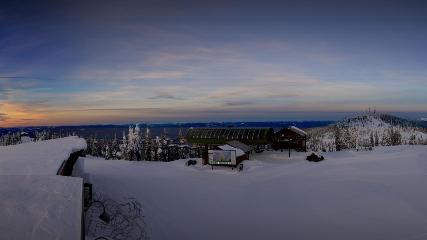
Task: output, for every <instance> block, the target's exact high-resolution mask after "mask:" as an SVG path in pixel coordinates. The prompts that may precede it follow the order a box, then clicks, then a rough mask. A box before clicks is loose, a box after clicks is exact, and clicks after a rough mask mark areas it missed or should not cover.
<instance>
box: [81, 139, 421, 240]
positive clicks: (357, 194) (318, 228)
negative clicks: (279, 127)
mask: <svg viewBox="0 0 427 240" xmlns="http://www.w3.org/2000/svg"><path fill="white" fill-rule="evenodd" d="M305 154H306V153H292V155H291V156H292V157H291V159H289V158H288V153H287V152H283V153H282V152H264V153H261V154H254V155H251V158H252V159H253V160H250V161H244V162H243V163H244V165H245V169H244V171H243V172H238V171H231V170H230V169H225V168H224V169H223V168H221V169H218V170H213V171H212V170H209V169H208V168H205V167H201V166H199V165H196V166H191V167H187V166H185V161H184V160H179V161H174V162H169V163H163V162H129V161H97V160H92V159H90V158H85V159H79V161H80V164H81V165H84V166H83V167H82V168H81V169H83V170H84V171H85V172H86V173H89V174H90V178H91V181H92V183H94V190H95V191H99V192H104V193H105V194H107V195H109V196H111V197H113V198H116V199H117V200H120V199H121V198H128V197H135V198H136V199H137V200H138V201H140V202H141V203H142V204H143V209H144V211H145V215H146V221H147V224H148V226H149V227H150V228H151V232H152V239H153V240H167V239H207V240H209V239H233V240H234V239H247V240H250V239H332V240H334V239H349V240H351V239H355V240H360V239H378V240H381V239H384V240H385V239H387V240H393V239H396V240H397V239H399V240H400V239H425V237H426V232H427V203H426V201H425V199H427V188H425V185H426V184H427V175H426V172H427V158H426V156H427V147H426V146H395V147H379V148H375V149H374V150H373V151H359V152H356V151H342V152H332V153H325V154H324V156H325V157H326V160H325V161H323V162H320V163H313V162H308V161H305V160H303V159H304V156H305Z"/></svg>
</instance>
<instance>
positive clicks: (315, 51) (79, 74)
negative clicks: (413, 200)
mask: <svg viewBox="0 0 427 240" xmlns="http://www.w3.org/2000/svg"><path fill="white" fill-rule="evenodd" d="M369 107H371V108H374V107H375V108H376V109H378V110H379V111H383V112H399V114H401V115H402V116H403V115H404V116H408V117H412V118H417V117H427V114H426V112H427V1H410V0H408V1H393V0H388V1H345V0H343V1H274V2H273V1H202V0H199V1H178V0H175V1H162V0H156V1H154V0H153V1H145V0H140V1H77V0H74V1H1V3H0V127H9V126H28V125H32V126H34V125H69V124H72V125H75V124H105V123H133V122H175V121H179V122H182V121H235V120H244V121H260V120H324V119H331V120H334V119H338V118H341V117H343V116H345V114H347V113H348V112H360V111H363V110H365V109H367V108H369Z"/></svg>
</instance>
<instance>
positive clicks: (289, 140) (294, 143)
mask: <svg viewBox="0 0 427 240" xmlns="http://www.w3.org/2000/svg"><path fill="white" fill-rule="evenodd" d="M272 147H273V149H275V150H279V149H295V150H297V151H307V133H306V132H305V131H303V130H301V129H299V128H297V127H294V126H291V127H288V128H282V129H281V130H279V131H277V132H276V133H275V134H274V142H273V145H272Z"/></svg>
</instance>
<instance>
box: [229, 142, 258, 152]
mask: <svg viewBox="0 0 427 240" xmlns="http://www.w3.org/2000/svg"><path fill="white" fill-rule="evenodd" d="M227 144H228V145H230V146H232V147H235V148H238V149H241V150H242V151H243V152H249V151H251V150H252V149H251V147H250V146H248V145H246V144H244V143H242V142H239V141H236V140H233V141H230V142H227Z"/></svg>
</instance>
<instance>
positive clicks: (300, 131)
mask: <svg viewBox="0 0 427 240" xmlns="http://www.w3.org/2000/svg"><path fill="white" fill-rule="evenodd" d="M288 129H289V130H291V131H293V132H295V133H298V134H300V135H303V136H307V133H306V132H305V131H304V130H302V129H300V128H297V127H295V126H290V127H289V128H288Z"/></svg>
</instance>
